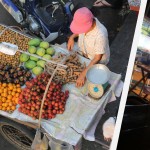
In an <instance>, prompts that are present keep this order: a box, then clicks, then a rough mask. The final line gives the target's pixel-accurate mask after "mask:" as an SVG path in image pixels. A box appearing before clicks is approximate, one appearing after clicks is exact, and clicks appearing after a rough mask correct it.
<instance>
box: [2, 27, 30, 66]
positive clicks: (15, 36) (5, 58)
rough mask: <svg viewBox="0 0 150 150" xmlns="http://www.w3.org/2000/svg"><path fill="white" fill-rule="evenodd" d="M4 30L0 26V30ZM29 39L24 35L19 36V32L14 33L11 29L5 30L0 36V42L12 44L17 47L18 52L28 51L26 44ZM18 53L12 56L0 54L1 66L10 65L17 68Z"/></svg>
mask: <svg viewBox="0 0 150 150" xmlns="http://www.w3.org/2000/svg"><path fill="white" fill-rule="evenodd" d="M2 29H4V27H3V26H0V30H2ZM29 40H30V38H28V37H27V36H25V35H22V34H20V33H19V32H15V31H13V30H11V29H7V30H5V31H4V33H3V34H2V35H1V36H0V42H7V43H12V44H15V45H17V46H18V48H19V49H20V50H25V51H26V50H27V49H28V42H29ZM19 56H20V53H19V52H17V53H16V54H15V55H14V56H11V55H6V54H3V53H1V52H0V60H1V64H4V65H12V66H18V65H19V63H20V61H19Z"/></svg>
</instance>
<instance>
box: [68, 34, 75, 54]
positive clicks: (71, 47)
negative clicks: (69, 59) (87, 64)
mask: <svg viewBox="0 0 150 150" xmlns="http://www.w3.org/2000/svg"><path fill="white" fill-rule="evenodd" d="M73 47H74V38H72V37H70V38H69V40H68V44H67V48H68V50H69V51H71V50H72V49H73Z"/></svg>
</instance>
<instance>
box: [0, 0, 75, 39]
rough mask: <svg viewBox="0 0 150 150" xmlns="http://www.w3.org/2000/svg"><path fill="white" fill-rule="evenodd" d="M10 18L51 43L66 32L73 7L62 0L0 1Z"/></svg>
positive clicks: (69, 2) (70, 3)
mask: <svg viewBox="0 0 150 150" xmlns="http://www.w3.org/2000/svg"><path fill="white" fill-rule="evenodd" d="M0 2H1V4H2V5H3V6H4V8H5V9H6V10H7V11H8V12H9V13H10V14H11V15H12V17H13V18H14V19H15V20H16V21H17V22H18V23H19V24H21V25H22V26H23V27H24V28H26V29H28V30H29V31H30V32H31V33H33V34H34V35H36V36H40V37H41V38H42V39H43V40H45V41H48V42H51V41H53V40H55V39H56V38H57V37H58V36H59V35H60V33H65V32H68V30H69V24H70V22H71V20H72V11H73V8H74V5H73V3H72V2H71V1H68V2H66V3H65V2H64V1H63V0H60V1H59V0H0Z"/></svg>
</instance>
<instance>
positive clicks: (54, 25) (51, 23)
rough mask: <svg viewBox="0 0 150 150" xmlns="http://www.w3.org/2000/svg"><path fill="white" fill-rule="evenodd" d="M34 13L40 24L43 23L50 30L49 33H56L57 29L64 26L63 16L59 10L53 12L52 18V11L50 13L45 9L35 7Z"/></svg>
mask: <svg viewBox="0 0 150 150" xmlns="http://www.w3.org/2000/svg"><path fill="white" fill-rule="evenodd" d="M46 8H47V7H46ZM35 12H36V14H37V15H38V17H39V18H40V19H41V20H42V22H44V24H45V25H46V26H47V27H48V28H49V29H50V31H53V32H57V31H58V29H59V27H61V26H63V25H64V22H65V16H64V13H63V12H62V10H60V8H58V10H56V11H55V13H54V14H53V15H54V17H52V11H50V9H49V11H47V10H46V9H45V7H37V8H36V9H35Z"/></svg>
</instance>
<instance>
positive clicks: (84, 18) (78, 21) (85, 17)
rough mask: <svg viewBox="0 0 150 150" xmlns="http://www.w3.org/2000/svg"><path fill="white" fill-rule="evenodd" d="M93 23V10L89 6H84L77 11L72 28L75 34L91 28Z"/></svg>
mask: <svg viewBox="0 0 150 150" xmlns="http://www.w3.org/2000/svg"><path fill="white" fill-rule="evenodd" d="M92 23H93V14H92V12H91V11H90V10H89V9H88V8H86V7H82V8H80V9H78V10H77V11H76V12H75V14H74V17H73V21H72V23H71V25H70V29H71V31H72V32H73V33H75V34H81V33H86V32H87V31H88V30H89V29H90V28H91V26H92Z"/></svg>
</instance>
